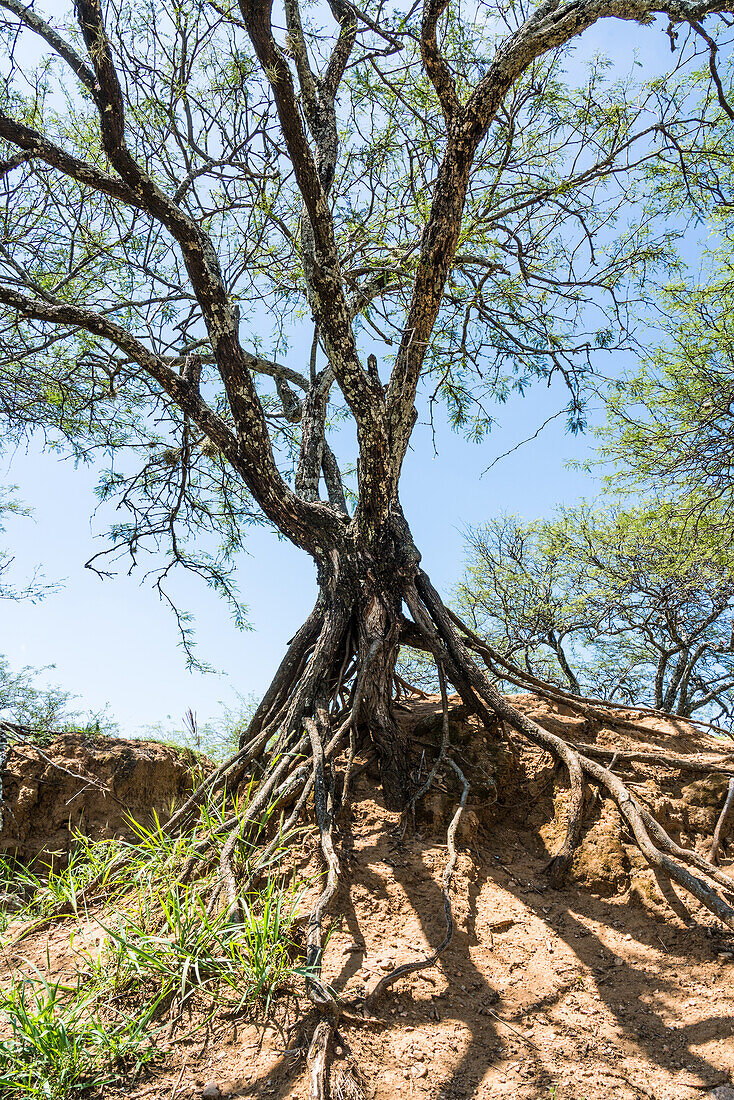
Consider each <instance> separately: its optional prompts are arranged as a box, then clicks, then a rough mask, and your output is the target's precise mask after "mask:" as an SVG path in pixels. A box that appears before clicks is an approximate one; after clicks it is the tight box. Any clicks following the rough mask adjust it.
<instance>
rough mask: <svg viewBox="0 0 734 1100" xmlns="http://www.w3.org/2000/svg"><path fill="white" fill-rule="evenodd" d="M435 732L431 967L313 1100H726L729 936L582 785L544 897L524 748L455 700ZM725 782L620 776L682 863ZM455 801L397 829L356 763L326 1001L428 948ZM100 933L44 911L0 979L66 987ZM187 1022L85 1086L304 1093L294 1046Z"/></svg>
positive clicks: (688, 736)
mask: <svg viewBox="0 0 734 1100" xmlns="http://www.w3.org/2000/svg"><path fill="white" fill-rule="evenodd" d="M515 701H516V702H518V703H519V704H520V705H522V706H523V707H524V708H525V709H527V710H528V711H529V712H530V713H532V714H533V716H534V717H535V718H536V719H537V720H538V721H540V722H542V723H543V724H546V725H547V726H548V728H553V729H556V730H557V731H559V732H560V731H561V730H562V731H563V733H564V735H566V736H572V738H573V740H575V741H579V742H584V743H591V744H597V745H604V744H612V741H613V743H614V747H615V748H616V749H620V748H623V747H627V748H630V749H633V748H634V747H635V738H634V736H633V735H632V734H631V733H629V732H626V731H625V732H620V730H619V729H614V730H613V729H612V728H611V727H609V728H604V727H602V726H599V725H598V724H597V726H592V725H591V724H590V723H588V722H584V721H582V720H579V719H577V718H573V717H571V716H569V715H564V714H563V713H561V712H559V711H558V709H557V708H552V707H551V706H549V705H547V704H545V703H541V702H540V701H538V700H537V699H534V698H533V697H529V696H525V697H518V698H516V700H515ZM404 719H405V721H406V723H408V724H410V725H411V726H412V727H413V729H414V730H415V732H416V735H417V736H418V737H419V738H423V739H425V742H426V746H429V745H430V744H431V743H432V740H433V739H434V738H435V735H436V730H437V726H438V724H439V707H438V705H437V702H436V700H427V701H425V702H422V703H419V704H414V705H411V707H410V709H409V710H406V711H405V715H404ZM451 724H452V741H453V743H454V744H455V745H456V753H455V755H456V758H457V760H458V761H459V763H460V764H461V767H462V768H463V769H464V770H465V772H466V774H467V776H468V778H469V779H470V781H471V784H472V792H471V798H470V802H469V805H468V808H467V811H466V813H465V816H464V820H463V823H462V827H461V830H460V837H459V840H460V846H461V853H460V856H459V862H458V867H457V872H456V875H455V878H454V890H453V900H454V915H455V919H456V934H455V936H454V939H453V942H452V944H451V946H450V947H449V949H448V950H447V951H446V952H445V954H444V956H443V957H442V959H441V961H440V963H439V964H438V965H437V966H435V967H433V968H432V969H429V970H426V971H424V972H421V973H418V974H413V975H410V976H408V977H407V978H404V979H402V980H400V981H399V982H398V983H397V985H396V987H395V989H394V992H393V993H392V994H388V996H387V997H386V999H385V1001H384V1002H383V1003H382V1006H381V1009H382V1012H383V1014H384V1015H383V1017H382V1019H381V1020H380V1022H378V1023H371V1022H366V1021H365V1022H364V1023H362V1024H360V1025H358V1026H352V1025H351V1024H350V1025H345V1026H344V1027H343V1028H342V1029H341V1031H340V1033H339V1036H338V1045H337V1047H336V1051H335V1058H334V1072H333V1075H332V1081H333V1083H334V1084H333V1090H332V1095H333V1096H334V1097H336V1100H344V1098H346V1100H358V1098H359V1097H370V1098H374V1100H388V1098H394V1097H404V1098H406V1100H408V1098H411V1100H412V1098H416V1100H417V1098H427V1100H428V1098H430V1100H459V1098H474V1097H477V1098H490V1097H491V1098H497V1100H500V1098H501V1100H510V1098H513V1100H551V1098H554V1100H602V1098H607V1097H609V1098H615V1100H637V1098H640V1097H646V1098H648V1100H694V1098H697V1097H716V1098H717V1100H732V1097H734V1089H732V1086H733V1085H734V1037H733V1036H732V1027H733V1024H734V936H732V934H731V933H730V932H726V931H724V930H723V928H722V927H721V926H719V925H717V923H716V921H715V920H714V918H713V917H711V915H710V914H708V913H705V912H703V911H702V910H701V909H700V908H699V907H698V905H697V904H696V903H695V902H694V901H693V900H692V899H691V898H689V897H688V896H687V895H684V894H683V893H682V892H681V891H679V890H677V889H674V888H672V887H669V886H665V887H661V886H660V885H659V883H658V882H657V880H656V879H655V876H654V875H653V874H652V872H651V871H650V870H649V869H648V868H647V867H646V866H645V864H644V861H643V860H642V857H641V856H640V855H639V853H638V852H637V849H636V848H635V847H634V846H633V845H632V844H631V843H630V838H629V837H628V836H627V834H626V831H625V829H624V827H623V825H622V822H621V820H620V818H619V815H618V814H617V811H616V810H615V809H613V808H612V807H610V806H609V805H608V804H607V803H606V802H602V801H600V800H599V798H598V796H595V794H594V792H593V791H590V792H589V797H588V805H587V811H586V819H585V824H586V828H585V839H584V842H583V844H582V846H581V849H580V851H579V853H578V855H577V858H576V861H575V863H574V868H573V875H572V879H571V880H570V881H569V882H568V883H567V884H566V885H565V886H564V887H563V888H562V889H560V890H558V889H553V888H552V887H551V886H550V885H549V884H548V882H547V880H546V878H545V876H544V873H543V872H544V867H545V865H546V864H547V862H548V857H549V854H550V852H552V851H553V850H554V848H555V845H556V844H557V839H558V832H559V825H558V818H559V815H560V817H561V819H562V814H563V805H564V798H565V787H564V782H563V777H562V776H560V775H559V774H558V773H557V772H556V771H555V769H554V768H553V765H552V762H551V760H550V758H549V757H548V756H546V755H545V754H544V753H542V752H540V751H539V750H536V749H532V748H526V747H525V746H522V745H521V744H520V743H518V744H517V745H516V746H515V748H514V750H513V748H512V746H508V745H507V744H506V743H500V742H499V741H498V740H497V739H496V737H494V736H493V735H492V731H489V734H487V732H486V731H482V730H480V729H478V728H477V727H476V726H474V725H473V724H470V723H467V722H465V720H464V719H463V717H462V711H461V708H460V707H459V706H458V704H456V702H454V705H453V707H452V723H451ZM646 726H647V728H646V741H647V743H648V747H649V745H650V744H651V743H656V744H658V745H659V746H660V747H661V749H665V750H666V751H669V752H683V753H685V752H691V751H706V750H708V749H711V747H712V744H713V746H714V747H719V746H718V745H716V743H714V742H712V739H710V738H707V737H705V736H704V735H701V734H700V733H698V732H695V731H693V730H691V729H690V727H687V726H686V725H685V724H684V723H668V722H665V721H658V720H656V719H650V720H649V721H648V722H647V723H646ZM725 788H726V782H725V781H724V782H723V783H722V781H721V780H720V779H719V778H714V779H712V778H711V777H709V776H706V775H695V776H692V775H690V774H683V773H681V772H678V771H676V770H675V769H673V768H655V769H654V770H649V773H648V772H646V769H645V768H640V769H638V773H637V774H636V775H635V776H634V787H633V789H634V791H635V794H636V796H638V797H639V798H640V799H641V800H642V801H644V802H646V803H647V804H648V805H649V806H650V808H652V809H654V811H655V812H656V815H657V816H658V817H659V819H660V820H661V821H663V823H664V824H665V825H666V827H668V828H669V829H670V830H671V833H672V834H673V835H674V837H675V839H676V840H679V841H683V842H684V843H689V844H691V845H694V846H696V847H698V849H699V850H700V851H702V852H704V851H706V850H707V845H709V844H710V841H711V834H712V832H713V828H714V825H715V822H716V819H717V816H718V813H719V811H720V809H721V804H722V803H723V798H724V792H725ZM118 793H119V791H118ZM455 798H456V791H454V790H453V789H451V788H450V787H447V788H446V789H444V788H443V787H440V786H439V787H438V788H437V789H436V790H435V791H434V792H433V793H432V794H431V795H430V796H429V797H428V799H427V801H426V805H425V807H424V809H423V811H422V813H421V816H420V817H419V818H418V820H417V821H416V824H415V831H411V830H409V831H408V833H407V834H406V835H405V837H404V838H402V839H400V838H399V836H398V835H397V834H396V829H395V826H396V823H397V817H396V815H393V814H390V813H388V812H387V811H386V810H385V809H384V807H383V805H382V802H381V799H380V797H379V795H378V794H377V792H376V787H375V784H374V780H373V779H372V778H371V776H370V772H369V770H366V771H364V772H363V773H362V774H361V776H360V777H359V779H358V781H357V789H356V804H355V806H354V813H353V820H352V825H351V827H350V828H349V830H348V831H343V832H342V833H341V835H340V837H339V840H340V846H341V852H342V857H343V861H344V872H345V873H344V875H343V878H344V885H343V887H342V889H341V890H340V893H339V896H338V898H337V901H336V904H335V906H334V907H333V911H334V913H338V914H340V916H338V917H337V919H336V920H335V922H334V925H333V928H332V933H331V936H330V939H329V941H328V946H327V951H326V960H325V976H326V977H327V978H328V979H329V980H330V982H332V983H333V985H334V986H335V988H337V989H338V990H340V991H341V990H346V991H347V992H349V993H354V994H358V993H360V992H362V991H365V990H367V989H369V987H370V985H371V984H374V983H375V982H376V981H377V980H379V978H380V977H381V976H382V975H383V974H384V973H385V972H386V971H387V970H388V969H391V968H392V967H393V966H394V965H395V964H399V963H401V962H404V961H410V960H413V959H415V958H417V957H419V956H420V955H421V954H427V953H429V952H430V950H431V948H432V947H433V946H435V945H436V944H437V943H438V942H439V941H440V939H441V937H442V935H443V932H444V924H443V907H442V902H441V893H440V879H441V874H442V870H443V866H444V862H445V858H446V848H445V828H446V822H447V820H448V817H449V815H450V813H451V811H452V807H453V805H454V802H455ZM733 849H734V843H733V842H732V838H731V832H730V836H729V838H728V840H727V841H725V844H724V851H723V854H722V860H721V866H722V868H723V869H726V868H727V867H731V866H732V862H733V861H732V858H731V856H732V855H734V851H733ZM317 852H318V843H317V840H316V838H315V837H312V836H306V838H305V839H304V841H303V844H302V846H301V848H300V850H299V853H298V860H297V862H298V869H299V871H300V873H301V874H302V875H303V876H305V877H306V878H307V879H308V878H310V879H311V887H310V889H311V891H313V890H316V889H317V888H318V878H317V876H318V874H319V861H318V857H317ZM308 907H309V897H306V898H304V902H303V908H304V911H307V910H308ZM75 925H76V930H75V935H74V938H73V941H72V942H70V938H71V937H70V934H71V932H72V930H73V929H74V927H75ZM103 940H104V932H103V930H102V929H101V927H100V925H99V924H97V923H96V920H95V915H94V914H92V915H91V916H90V918H88V919H85V920H84V921H80V922H73V921H70V920H68V919H67V920H64V921H59V922H57V923H56V924H55V925H52V926H51V927H50V928H45V929H43V930H42V931H40V932H38V933H36V934H35V935H34V936H32V937H29V938H26V939H25V940H23V941H22V943H21V944H20V945H19V946H18V947H17V949H12V948H6V950H5V953H4V957H3V975H2V977H3V978H4V979H5V980H7V979H8V978H9V976H10V975H11V974H12V973H15V974H16V975H17V974H18V972H19V971H22V970H23V968H24V967H27V966H29V964H31V963H32V964H33V965H35V966H37V967H39V969H40V970H41V971H42V972H47V971H48V972H50V975H51V976H52V977H54V978H60V977H64V976H69V977H71V975H72V974H73V972H74V970H75V968H77V967H78V966H79V965H80V960H82V959H83V957H84V955H85V954H87V955H88V954H89V953H90V952H92V953H94V952H95V951H98V950H100V949H101V945H102V943H103ZM290 1007H291V1010H292V1009H293V1007H294V1006H293V1004H291V1006H290ZM281 1020H282V1021H283V1022H287V1021H286V1020H285V1006H283V1013H282V1014H281ZM192 1022H194V1021H191V1020H187V1021H186V1022H185V1024H182V1026H181V1027H180V1029H179V1031H178V1032H177V1033H174V1035H173V1037H172V1041H170V1043H167V1044H166V1046H167V1053H166V1055H165V1059H164V1060H163V1061H161V1063H160V1064H159V1065H158V1067H157V1068H156V1069H155V1070H154V1072H152V1073H151V1074H149V1075H148V1076H147V1077H146V1078H144V1079H143V1080H141V1081H139V1082H135V1083H133V1082H129V1083H127V1084H126V1085H124V1086H119V1087H108V1088H107V1089H106V1090H105V1091H104V1096H105V1097H107V1098H112V1097H118V1096H119V1097H122V1096H125V1097H131V1098H140V1100H142V1098H143V1097H146V1098H151V1100H159V1098H160V1100H163V1098H166V1100H169V1098H170V1100H181V1098H183V1097H198V1096H202V1094H204V1093H205V1092H207V1090H208V1093H207V1094H208V1095H209V1096H211V1097H214V1096H217V1095H221V1096H228V1097H241V1098H248V1100H255V1098H266V1097H268V1098H270V1097H277V1098H282V1100H285V1098H305V1097H306V1096H307V1095H308V1087H307V1081H306V1076H305V1066H304V1059H303V1052H302V1051H300V1050H298V1049H297V1044H294V1040H293V1037H290V1038H289V1036H288V1035H287V1033H286V1031H284V1030H279V1029H278V1028H275V1027H266V1028H260V1027H256V1026H255V1025H253V1024H250V1023H247V1022H243V1021H233V1020H231V1019H229V1020H228V1019H217V1020H215V1021H213V1022H212V1024H211V1025H210V1026H209V1027H208V1028H207V1029H204V1030H199V1031H197V1032H195V1033H193V1034H189V1035H188V1037H187V1032H190V1028H191V1024H192ZM215 1089H216V1090H218V1093H217V1092H216V1091H213V1090H215ZM730 1089H732V1091H731V1092H730V1091H727V1090H730Z"/></svg>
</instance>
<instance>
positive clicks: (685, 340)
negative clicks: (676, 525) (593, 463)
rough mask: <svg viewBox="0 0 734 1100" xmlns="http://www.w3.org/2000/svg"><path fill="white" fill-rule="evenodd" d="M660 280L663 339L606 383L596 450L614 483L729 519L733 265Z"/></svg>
mask: <svg viewBox="0 0 734 1100" xmlns="http://www.w3.org/2000/svg"><path fill="white" fill-rule="evenodd" d="M714 259H715V265H716V266H715V275H714V278H713V279H712V280H711V281H710V282H708V283H705V284H702V285H698V286H696V285H693V286H689V285H685V284H682V283H679V284H676V285H673V286H670V287H668V289H667V291H666V292H665V294H664V296H663V298H662V299H661V303H660V305H661V309H662V311H663V312H664V316H665V319H664V321H663V329H664V334H665V340H664V342H663V344H662V345H661V346H660V347H658V348H657V349H656V350H655V352H654V353H653V354H652V355H650V356H648V357H647V358H646V359H644V360H643V362H642V363H641V365H640V367H639V369H638V370H637V372H636V373H635V374H633V375H632V376H631V377H629V378H625V379H623V380H622V381H620V382H618V383H616V384H614V385H612V386H611V388H610V391H609V395H608V399H607V413H608V416H607V424H606V426H605V428H604V429H603V430H602V432H601V435H602V448H601V456H602V458H603V459H604V460H605V461H607V462H611V463H613V464H614V470H613V471H612V472H611V473H610V475H609V481H610V482H611V483H612V484H613V485H614V486H615V487H622V488H626V489H630V490H640V489H641V490H643V491H646V492H648V493H652V494H654V495H655V494H660V493H662V494H663V495H664V496H665V498H666V499H667V500H669V501H670V502H671V505H672V502H673V501H677V504H676V510H677V511H678V513H679V514H681V515H684V514H685V515H689V516H691V517H693V518H694V519H696V518H698V517H701V516H704V517H706V518H705V521H704V522H706V523H708V524H711V523H713V522H718V523H722V524H724V525H726V526H728V527H730V526H731V521H732V518H734V466H733V465H732V457H731V456H732V441H733V440H734V266H732V264H731V261H730V260H729V258H728V257H727V256H726V255H725V254H724V253H719V254H718V255H717V256H715V257H714Z"/></svg>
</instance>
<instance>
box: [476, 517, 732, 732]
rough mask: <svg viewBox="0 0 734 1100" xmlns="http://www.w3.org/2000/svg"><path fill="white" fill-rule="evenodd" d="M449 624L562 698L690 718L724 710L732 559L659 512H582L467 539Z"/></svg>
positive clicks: (728, 691) (724, 544) (489, 528)
mask: <svg viewBox="0 0 734 1100" xmlns="http://www.w3.org/2000/svg"><path fill="white" fill-rule="evenodd" d="M468 541H469V547H470V557H469V562H468V565H467V570H466V574H465V577H464V580H463V581H462V583H461V585H460V586H459V589H458V602H459V606H460V609H461V612H462V613H463V614H464V615H465V616H468V617H470V618H471V620H472V621H473V623H474V625H475V626H476V628H477V629H478V630H479V631H480V632H481V633H483V634H484V635H485V636H486V637H487V638H488V640H490V642H491V644H492V645H493V646H494V647H495V648H496V649H497V650H499V651H500V652H501V653H502V654H503V655H504V656H506V657H509V658H511V659H512V660H513V661H514V662H515V663H517V664H520V665H521V666H522V667H523V668H525V669H526V670H527V671H529V672H531V673H532V674H534V675H536V676H539V677H541V678H542V679H546V680H550V681H551V682H554V683H558V684H560V685H561V686H563V687H564V688H565V689H566V690H570V691H571V692H572V693H574V694H586V695H594V696H598V697H602V698H609V699H617V700H620V701H624V702H631V703H638V704H643V705H644V704H647V705H651V706H653V707H655V708H657V709H660V710H664V711H667V712H669V713H675V714H681V715H686V716H690V715H692V714H694V713H695V714H698V715H699V716H706V715H710V716H713V717H717V718H720V717H722V716H731V713H732V710H734V692H733V690H732V689H734V633H733V631H734V551H733V550H732V547H731V545H730V544H729V542H728V541H726V540H723V539H722V538H721V537H720V527H719V525H718V524H715V523H710V524H703V523H699V525H698V527H697V528H696V529H695V530H694V529H693V528H692V527H691V526H690V525H688V524H686V523H685V522H683V521H681V520H680V518H679V517H678V516H677V515H676V513H675V511H674V510H673V509H672V508H671V507H670V506H668V505H666V504H664V503H660V502H658V504H657V506H656V507H647V508H637V509H630V510H627V511H623V510H621V509H618V508H612V509H609V510H607V511H600V510H594V509H592V508H590V507H588V506H586V505H584V506H581V507H579V508H577V509H562V510H561V511H560V512H558V513H557V515H556V517H555V518H554V519H552V520H550V521H537V522H535V523H523V522H522V521H520V520H518V519H517V518H515V517H505V518H503V519H501V520H495V521H493V522H491V523H489V524H487V525H486V526H485V527H481V528H478V529H477V530H475V531H473V532H470V534H469V539H468Z"/></svg>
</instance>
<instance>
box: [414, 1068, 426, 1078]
mask: <svg viewBox="0 0 734 1100" xmlns="http://www.w3.org/2000/svg"><path fill="white" fill-rule="evenodd" d="M427 1074H428V1070H427V1069H426V1067H425V1066H413V1076H414V1077H425V1076H426V1075H427Z"/></svg>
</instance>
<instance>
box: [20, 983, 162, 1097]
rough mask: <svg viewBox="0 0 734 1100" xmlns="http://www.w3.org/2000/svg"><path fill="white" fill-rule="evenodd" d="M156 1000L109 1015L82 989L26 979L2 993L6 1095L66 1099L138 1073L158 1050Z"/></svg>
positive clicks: (93, 997) (132, 1076) (92, 996)
mask: <svg viewBox="0 0 734 1100" xmlns="http://www.w3.org/2000/svg"><path fill="white" fill-rule="evenodd" d="M153 1011H154V1006H148V1008H147V1010H146V1011H144V1012H142V1013H140V1014H138V1015H137V1016H134V1017H132V1018H128V1017H123V1018H121V1019H117V1020H111V1019H109V1018H108V1017H107V1016H106V1014H105V1013H104V1012H103V1009H102V1006H100V1005H99V1004H97V1003H96V1001H95V996H94V994H90V993H85V992H84V991H83V989H82V988H80V987H77V988H76V989H74V988H73V987H72V988H71V989H70V988H69V987H68V986H63V985H62V984H61V983H49V982H46V981H44V980H43V979H42V978H40V977H37V978H33V979H25V980H23V981H20V982H16V983H14V984H13V985H12V986H10V988H9V989H7V990H5V991H3V992H2V993H0V1018H1V1019H2V1020H3V1022H4V1023H5V1025H6V1028H4V1029H3V1030H6V1029H7V1031H8V1032H9V1036H8V1037H7V1038H4V1039H2V1040H0V1096H2V1097H8V1098H11V1097H15V1096H23V1097H28V1098H29V1100H35V1098H36V1097H37V1098H38V1100H66V1098H67V1097H75V1096H79V1095H81V1094H83V1093H84V1092H86V1091H88V1090H90V1089H98V1088H100V1087H101V1086H102V1085H104V1084H108V1083H110V1082H112V1081H114V1080H115V1079H116V1078H118V1077H119V1076H120V1074H121V1073H122V1072H124V1074H125V1076H126V1079H128V1080H130V1079H131V1078H134V1077H136V1076H137V1074H138V1073H139V1072H140V1070H141V1069H142V1068H143V1067H144V1066H146V1065H148V1064H149V1063H150V1062H151V1061H152V1060H153V1059H154V1058H155V1057H156V1054H157V1051H156V1047H155V1044H154V1042H153V1041H152V1039H151V1036H150V1034H149V1024H150V1019H151V1016H152V1014H153Z"/></svg>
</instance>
